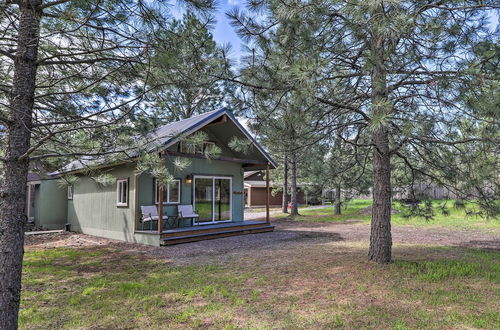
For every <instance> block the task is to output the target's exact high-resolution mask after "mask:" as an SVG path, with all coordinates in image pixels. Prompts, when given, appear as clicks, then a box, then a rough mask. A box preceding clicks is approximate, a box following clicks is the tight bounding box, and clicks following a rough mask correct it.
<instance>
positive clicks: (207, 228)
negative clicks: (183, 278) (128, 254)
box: [136, 221, 274, 245]
mask: <svg viewBox="0 0 500 330" xmlns="http://www.w3.org/2000/svg"><path fill="white" fill-rule="evenodd" d="M273 230H274V226H273V225H271V224H270V223H268V222H265V221H238V222H224V223H215V224H208V225H198V226H192V227H180V228H172V229H164V230H163V231H161V232H158V231H157V230H136V234H139V235H155V236H158V239H159V240H160V245H174V244H180V243H189V242H196V241H202V240H208V239H214V238H222V237H229V236H237V235H246V234H256V233H265V232H270V231H273Z"/></svg>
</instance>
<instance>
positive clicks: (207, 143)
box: [180, 141, 215, 154]
mask: <svg viewBox="0 0 500 330" xmlns="http://www.w3.org/2000/svg"><path fill="white" fill-rule="evenodd" d="M210 146H215V142H211V141H205V142H203V143H202V144H198V145H195V146H194V152H192V150H189V148H188V147H186V145H185V144H184V143H183V142H181V144H180V152H186V153H195V154H203V153H205V151H206V150H207V148H209V147H210Z"/></svg>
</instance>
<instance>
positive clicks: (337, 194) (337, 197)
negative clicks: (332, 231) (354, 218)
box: [335, 185, 342, 215]
mask: <svg viewBox="0 0 500 330" xmlns="http://www.w3.org/2000/svg"><path fill="white" fill-rule="evenodd" d="M341 206H342V203H341V202H340V185H337V187H336V188H335V215H341V214H342V210H341V209H340V207H341Z"/></svg>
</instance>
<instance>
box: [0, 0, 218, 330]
mask: <svg viewBox="0 0 500 330" xmlns="http://www.w3.org/2000/svg"><path fill="white" fill-rule="evenodd" d="M187 5H188V6H189V7H190V8H192V9H196V10H200V11H207V12H208V11H209V10H211V9H213V3H212V2H211V1H200V2H196V1H189V2H187ZM0 10H1V16H0V26H1V32H0V40H1V43H0V58H1V60H0V67H1V71H0V75H1V77H2V79H1V80H2V81H1V83H0V100H1V104H0V145H1V146H2V147H3V148H2V153H1V158H0V161H1V166H0V167H1V171H2V172H3V173H2V176H1V177H0V265H1V269H2V271H1V272H0V328H2V329H15V328H17V317H18V311H19V301H20V291H21V269H22V261H23V243H24V225H25V222H26V215H25V203H26V191H25V186H26V180H27V174H28V169H29V165H30V163H31V164H34V163H36V162H39V161H41V160H46V159H53V158H57V157H81V156H86V157H89V156H92V157H96V156H104V155H111V154H120V155H121V156H122V157H124V156H125V157H126V155H127V148H126V147H125V148H117V146H118V145H125V146H126V145H131V144H132V143H129V144H127V142H133V141H132V139H131V136H132V135H133V134H130V133H131V132H130V130H131V129H132V126H133V125H127V124H130V123H131V120H133V119H134V113H135V111H136V110H137V109H138V104H139V101H141V100H142V99H143V98H144V96H145V95H146V93H147V92H148V90H149V89H150V88H151V87H150V85H149V74H150V72H151V66H150V65H151V60H152V56H151V55H152V53H153V51H152V48H151V47H152V45H154V41H155V38H156V37H157V36H158V35H159V33H160V31H162V30H164V29H165V27H166V26H168V22H169V20H170V17H169V15H168V7H167V6H165V5H163V4H161V3H157V2H154V3H153V2H151V1H142V0H134V1H123V0H106V1H101V0H85V1H83V0H73V1H70V0H54V1H46V0H8V1H4V2H2V3H1V4H0Z"/></svg>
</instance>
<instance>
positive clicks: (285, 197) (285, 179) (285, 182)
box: [282, 156, 288, 213]
mask: <svg viewBox="0 0 500 330" xmlns="http://www.w3.org/2000/svg"><path fill="white" fill-rule="evenodd" d="M282 208H283V213H288V157H287V156H285V164H284V166H283V205H282Z"/></svg>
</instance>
